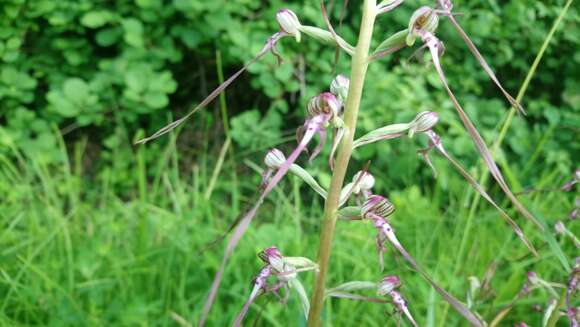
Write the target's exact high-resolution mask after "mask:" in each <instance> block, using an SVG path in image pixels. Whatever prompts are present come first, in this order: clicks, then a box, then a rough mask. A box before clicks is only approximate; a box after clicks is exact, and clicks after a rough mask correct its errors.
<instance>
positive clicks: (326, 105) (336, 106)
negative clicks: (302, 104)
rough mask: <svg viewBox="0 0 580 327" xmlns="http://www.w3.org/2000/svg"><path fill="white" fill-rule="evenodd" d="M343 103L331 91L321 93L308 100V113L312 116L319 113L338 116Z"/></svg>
mask: <svg viewBox="0 0 580 327" xmlns="http://www.w3.org/2000/svg"><path fill="white" fill-rule="evenodd" d="M341 106H342V104H341V103H340V101H339V100H338V99H337V98H336V97H335V96H334V94H332V93H330V92H324V93H321V94H319V95H317V96H315V97H313V98H312V99H310V101H309V102H308V114H309V115H310V117H314V116H318V115H330V116H338V114H339V112H340V107H341Z"/></svg>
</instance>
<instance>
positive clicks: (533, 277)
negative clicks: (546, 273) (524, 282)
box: [528, 271, 540, 285]
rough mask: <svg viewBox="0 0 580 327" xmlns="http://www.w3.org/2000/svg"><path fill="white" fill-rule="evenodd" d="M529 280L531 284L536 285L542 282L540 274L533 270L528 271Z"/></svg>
mask: <svg viewBox="0 0 580 327" xmlns="http://www.w3.org/2000/svg"><path fill="white" fill-rule="evenodd" d="M528 282H529V283H530V284H531V285H536V284H538V283H539V282H540V278H539V277H538V274H536V273H535V272H533V271H530V272H528Z"/></svg>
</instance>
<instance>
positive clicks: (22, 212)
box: [0, 143, 578, 326]
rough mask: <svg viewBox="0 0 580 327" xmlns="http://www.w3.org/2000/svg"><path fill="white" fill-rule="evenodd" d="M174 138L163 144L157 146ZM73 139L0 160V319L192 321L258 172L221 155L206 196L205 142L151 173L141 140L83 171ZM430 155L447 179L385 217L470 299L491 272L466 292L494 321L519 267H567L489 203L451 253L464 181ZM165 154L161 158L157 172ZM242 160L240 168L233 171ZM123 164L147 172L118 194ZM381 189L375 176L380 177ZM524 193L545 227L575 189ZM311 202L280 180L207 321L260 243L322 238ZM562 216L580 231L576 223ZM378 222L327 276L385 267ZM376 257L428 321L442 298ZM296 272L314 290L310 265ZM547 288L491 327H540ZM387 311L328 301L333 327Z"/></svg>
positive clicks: (265, 312)
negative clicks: (125, 153) (69, 147)
mask: <svg viewBox="0 0 580 327" xmlns="http://www.w3.org/2000/svg"><path fill="white" fill-rule="evenodd" d="M173 146H174V144H173V143H170V144H169V145H168V148H167V149H165V150H168V149H171V148H172V147H173ZM75 149H76V150H75ZM75 149H73V151H72V153H73V154H74V158H73V159H72V160H70V158H68V157H67V156H66V151H65V149H64V146H62V145H61V149H60V152H61V153H62V159H63V160H62V161H61V162H62V164H61V165H59V166H58V165H56V166H55V165H46V164H43V163H42V161H41V160H37V159H36V158H34V157H32V156H28V155H27V153H25V152H21V151H20V150H19V149H17V148H15V149H14V151H13V155H12V156H11V157H7V156H2V157H0V181H1V182H0V198H1V199H2V201H0V226H1V227H0V299H1V301H0V325H2V326H105V325H108V326H179V325H182V326H189V325H195V321H196V319H197V317H198V315H199V313H200V311H201V307H202V305H203V301H204V300H205V296H206V292H207V290H208V288H209V284H210V282H211V280H212V277H213V273H214V272H215V270H216V269H217V267H218V264H219V261H220V260H221V255H222V245H223V244H222V243H218V244H217V245H215V246H213V247H209V248H208V247H207V244H209V243H210V242H211V241H212V240H214V239H215V238H216V237H218V236H219V235H221V234H222V233H223V232H224V231H225V230H226V228H227V227H228V225H229V224H230V223H231V222H232V221H233V220H234V219H235V218H236V217H237V216H238V215H239V214H240V213H242V211H243V209H244V208H245V207H247V206H248V205H250V204H251V202H252V198H253V196H254V195H253V194H254V193H255V192H254V191H253V190H254V189H255V186H256V185H257V180H258V177H259V176H258V174H257V173H255V172H248V170H247V169H246V168H244V167H241V166H239V165H238V166H233V164H232V162H233V161H231V160H225V163H224V165H223V167H222V169H221V170H220V171H219V172H218V173H219V176H220V178H219V179H218V180H217V182H216V185H215V189H214V191H213V192H212V194H211V196H210V197H209V198H207V196H206V193H207V192H206V191H207V185H208V184H209V180H210V178H211V175H212V169H213V168H214V164H215V160H216V159H209V158H211V156H210V154H211V153H206V154H204V155H203V157H201V158H200V160H199V162H198V163H196V164H195V165H194V166H193V167H192V168H183V167H181V168H180V167H179V166H178V165H177V164H176V163H177V162H178V161H179V160H178V159H179V158H177V157H176V156H177V154H176V152H172V151H165V152H162V153H170V155H169V156H167V157H164V156H160V157H159V159H158V162H156V163H155V164H156V165H158V166H157V167H155V166H154V167H148V169H149V170H152V171H159V174H158V175H156V176H152V177H151V176H150V178H147V179H145V176H148V174H147V173H146V170H145V167H144V166H143V165H139V157H140V156H143V155H145V154H146V153H143V152H144V151H146V149H140V150H139V151H142V152H139V151H137V152H136V154H135V157H134V158H132V159H131V160H132V162H134V163H135V165H133V166H132V167H130V169H127V170H123V171H114V170H110V171H109V172H108V173H106V174H103V175H102V176H101V177H100V178H99V179H91V178H90V176H89V175H87V174H86V173H84V172H83V170H82V166H81V165H79V164H73V165H72V166H71V165H70V164H69V162H73V163H74V162H82V159H83V151H82V148H81V147H80V146H77V147H76V148H75ZM125 159H126V158H123V160H125ZM119 160H121V159H119ZM435 164H436V165H437V166H438V167H439V168H440V175H441V177H440V178H441V179H442V180H443V181H445V184H446V185H445V189H446V191H445V192H441V191H440V189H441V185H435V186H433V187H432V188H431V187H422V188H419V187H418V186H417V185H410V186H408V187H407V188H403V189H401V190H400V191H397V192H390V193H389V195H390V198H391V199H392V201H393V202H394V204H395V205H396V206H397V208H398V209H397V212H396V213H395V215H394V217H393V224H394V227H395V228H396V229H397V233H398V235H399V237H400V239H401V241H402V242H403V243H404V244H405V245H406V246H407V248H408V250H409V251H410V252H411V253H412V254H413V255H414V256H415V257H416V258H417V260H418V261H419V262H420V263H421V264H422V265H423V266H424V267H425V268H426V269H427V270H428V271H429V272H430V273H431V274H432V275H433V276H434V277H435V279H437V280H438V281H439V283H440V284H441V286H443V287H446V288H448V289H449V290H450V291H451V292H452V293H453V294H454V295H456V296H457V297H458V298H459V299H461V300H463V301H466V297H467V292H468V289H469V285H470V284H469V280H468V277H470V276H476V277H477V278H479V279H480V280H482V279H483V278H484V276H485V275H486V273H487V274H491V275H490V276H492V278H491V283H490V285H489V289H487V290H485V291H482V293H481V295H482V296H481V297H477V298H476V300H475V302H474V303H473V308H474V309H475V310H476V311H477V312H479V313H481V314H482V315H484V317H485V318H486V320H488V321H490V320H492V318H493V317H494V316H495V314H497V313H498V312H499V310H500V309H501V308H502V307H503V306H505V305H507V304H508V303H509V301H510V300H511V299H512V297H513V296H514V295H515V294H516V293H517V292H518V290H519V289H520V287H521V286H522V284H523V282H524V281H525V278H526V277H525V274H526V272H527V271H532V270H533V271H535V272H537V273H538V274H539V275H540V276H542V278H544V279H547V280H551V281H554V282H560V283H563V282H565V281H566V279H567V272H566V271H565V270H564V268H563V267H562V265H561V263H560V261H559V259H558V257H557V255H556V252H554V247H550V246H549V245H547V243H546V241H545V237H544V235H542V234H540V233H539V232H538V231H537V230H536V229H535V228H534V227H533V226H532V225H530V224H523V220H522V224H523V228H524V229H525V230H526V232H527V233H528V236H529V237H530V238H531V240H532V242H534V243H535V244H536V245H537V247H538V249H539V251H540V257H537V258H534V257H532V256H530V255H529V254H528V252H527V251H526V249H525V248H524V247H523V246H522V245H521V243H520V241H519V240H518V239H517V237H515V236H514V235H513V233H512V232H511V230H510V229H509V228H508V227H507V226H506V225H505V224H504V223H503V222H502V220H501V219H499V217H498V214H497V212H495V211H494V210H493V209H492V208H490V207H489V206H486V205H483V206H481V208H480V209H478V211H477V213H476V215H475V219H474V221H473V222H472V224H473V225H472V228H473V231H474V232H472V233H471V234H470V235H469V236H468V239H467V243H466V244H467V247H466V251H465V256H464V257H457V255H458V251H459V244H460V242H461V240H462V238H463V234H464V232H465V226H466V217H467V213H468V210H469V207H468V206H467V204H468V203H469V200H470V199H471V197H472V196H473V194H472V193H471V192H470V191H466V189H467V187H466V186H465V184H464V182H463V181H462V180H461V179H460V178H459V177H458V176H456V175H455V173H454V172H453V171H451V170H448V169H447V168H446V167H445V164H443V162H439V161H437V160H436V161H435ZM113 166H118V167H124V166H123V165H121V164H119V165H113ZM159 167H164V169H155V168H159ZM121 169H123V168H119V170H121ZM241 172H242V173H245V175H247V176H248V178H244V179H243V181H241V180H242V179H241V178H240V179H235V178H233V175H236V174H239V173H241ZM513 173H514V174H515V175H516V176H515V177H519V176H517V175H518V172H513ZM118 174H121V175H122V174H134V176H133V177H134V178H135V179H136V180H139V179H140V178H141V179H143V180H142V181H141V182H139V183H137V184H135V185H133V186H132V187H129V188H127V189H125V190H122V191H120V190H118V189H117V188H113V187H111V186H110V185H111V184H112V181H111V179H112V178H113V176H116V175H118ZM538 174H540V175H541V176H543V177H542V178H541V179H540V182H539V185H538V187H544V186H550V185H560V184H561V182H562V181H564V177H562V178H560V179H554V176H553V174H551V173H550V170H549V169H546V170H545V171H543V172H541V173H540V172H538ZM232 181H235V182H232ZM388 186H389V185H388V183H386V182H382V181H378V187H379V188H383V189H387V188H388ZM523 198H524V200H525V202H526V204H527V205H528V206H529V207H530V208H532V209H533V210H534V211H535V212H536V213H538V214H539V215H540V216H543V217H545V219H546V223H547V225H548V226H553V224H554V222H555V221H556V220H558V219H562V218H563V217H565V215H566V214H567V213H568V210H569V209H570V208H571V202H572V197H571V196H563V195H562V193H540V194H532V195H527V196H525V197H523ZM321 203H322V202H321V201H319V199H317V198H315V195H314V194H312V192H310V191H307V188H306V186H304V185H302V184H301V183H300V182H299V181H298V180H297V179H294V178H288V179H287V180H286V182H285V183H283V184H282V185H281V186H280V187H279V188H278V189H277V191H276V192H274V194H273V195H272V196H271V197H270V199H269V200H268V201H267V202H266V204H265V207H264V208H263V209H262V210H261V211H260V213H259V214H258V217H257V219H256V220H255V223H254V224H253V225H252V226H251V228H250V230H249V232H248V234H247V235H246V236H245V237H244V239H243V240H242V243H241V244H240V247H239V248H238V249H237V250H236V252H235V254H234V257H233V259H232V261H231V262H230V264H229V266H228V268H227V269H226V274H225V276H224V282H223V286H222V289H221V290H220V293H219V297H218V301H217V303H216V306H215V308H214V309H213V310H212V314H211V317H210V321H209V323H210V325H212V326H226V325H228V324H230V323H231V322H232V320H233V319H234V317H235V315H236V314H237V312H238V310H239V309H240V308H241V305H242V304H243V303H244V301H245V297H246V296H247V295H248V293H249V291H250V287H251V286H250V285H251V284H250V283H251V280H252V278H253V275H254V273H255V272H257V270H258V269H259V268H260V266H261V264H260V262H259V260H258V259H257V257H256V256H255V254H256V253H257V252H258V251H259V250H261V249H263V248H265V247H268V246H271V245H277V246H279V247H280V249H281V251H283V253H285V254H287V255H292V256H298V255H299V256H306V257H310V258H313V259H314V258H315V257H316V248H315V246H313V244H316V243H317V241H318V236H317V235H318V228H319V226H320V215H321V212H322V210H321ZM569 227H570V228H571V229H572V230H573V231H576V232H577V231H578V228H577V227H578V224H577V223H575V224H570V225H569ZM574 228H575V230H574ZM551 230H552V229H551V228H550V232H551ZM374 235H375V231H374V228H373V227H372V225H371V224H368V223H361V222H349V223H347V222H340V223H339V225H338V228H337V237H336V239H335V242H336V243H340V244H339V246H336V247H335V253H334V255H333V257H332V261H331V266H332V267H331V270H330V275H329V281H330V284H331V285H332V284H339V283H342V282H344V281H348V280H371V281H377V280H378V279H380V278H381V276H382V273H381V272H380V271H379V269H378V260H377V255H376V252H375V244H374ZM555 246H556V248H561V249H562V251H563V253H564V254H565V255H566V256H567V257H566V260H568V261H569V262H570V260H571V259H572V256H573V255H574V254H575V253H577V250H576V249H575V248H574V247H573V245H572V244H571V242H570V241H569V240H567V239H561V238H557V239H556V242H555ZM393 258H394V259H393ZM386 260H387V261H386V268H385V273H389V274H398V275H400V276H401V277H402V279H403V281H404V286H403V291H404V293H405V295H406V297H407V299H408V300H409V301H410V307H411V310H412V311H413V312H414V314H415V317H416V318H417V320H418V321H419V323H420V324H421V325H425V326H437V325H438V323H439V319H440V318H441V315H442V313H443V311H444V309H445V306H444V301H443V300H442V299H441V298H440V297H439V296H438V295H437V294H436V293H434V292H433V290H432V289H431V288H430V287H429V285H428V284H426V283H425V282H424V281H423V280H422V279H421V278H420V277H419V276H418V274H416V273H415V272H413V271H411V270H410V268H409V267H408V266H407V265H406V264H405V262H404V260H402V258H397V257H396V255H395V254H394V252H391V251H390V252H388V254H387V255H386ZM454 272H455V273H454ZM303 276H307V277H306V278H305V280H304V282H305V285H306V286H307V289H310V285H312V282H313V280H312V275H307V274H304V275H303ZM547 300H548V294H547V293H545V292H543V291H535V292H534V293H532V294H531V295H530V296H529V297H527V298H525V299H524V300H522V301H521V302H519V303H518V304H517V305H516V306H515V308H514V310H512V312H511V313H510V314H509V315H508V316H507V318H506V319H505V320H504V321H503V322H502V324H501V325H509V324H513V323H514V322H516V321H520V320H525V321H526V322H527V323H528V324H530V325H534V326H535V325H538V324H539V322H540V321H541V316H542V314H541V313H535V312H533V310H532V308H531V306H532V305H533V304H539V305H542V306H545V304H546V302H547ZM391 314H392V312H391V309H390V308H389V307H388V306H381V305H377V304H370V303H361V302H353V301H349V300H332V301H330V302H329V303H328V305H327V309H326V313H325V315H326V317H329V318H330V321H331V322H332V323H333V324H334V325H337V326H351V325H364V326H385V325H391V326H392V325H395V319H394V318H393V317H391ZM258 316H261V318H259V319H260V320H259V322H258V325H263V326H288V325H292V326H293V325H302V324H303V318H302V314H301V311H300V304H299V302H298V300H297V299H296V298H295V297H294V296H291V297H290V301H289V303H288V305H287V306H283V305H280V304H277V303H276V300H275V299H273V298H264V299H260V300H258V301H257V303H256V304H255V305H254V306H253V307H252V309H251V310H250V314H249V317H248V321H252V320H254V319H258ZM463 323H464V322H463V321H462V320H461V319H460V317H458V316H457V315H456V314H455V312H449V314H448V318H447V323H446V324H447V325H448V326H460V325H462V324H463ZM504 323H505V324H504Z"/></svg>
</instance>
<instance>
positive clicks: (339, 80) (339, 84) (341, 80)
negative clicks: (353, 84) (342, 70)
mask: <svg viewBox="0 0 580 327" xmlns="http://www.w3.org/2000/svg"><path fill="white" fill-rule="evenodd" d="M349 85H350V80H349V79H348V78H347V77H346V76H344V75H336V77H335V78H334V80H332V83H330V92H331V93H332V94H334V95H336V96H337V97H338V99H339V100H340V101H342V102H344V101H345V100H346V97H347V95H348V87H349Z"/></svg>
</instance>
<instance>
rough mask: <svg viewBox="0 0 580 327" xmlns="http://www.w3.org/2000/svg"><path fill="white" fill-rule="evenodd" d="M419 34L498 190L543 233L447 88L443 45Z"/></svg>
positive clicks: (430, 36)
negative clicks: (441, 62) (440, 59)
mask: <svg viewBox="0 0 580 327" xmlns="http://www.w3.org/2000/svg"><path fill="white" fill-rule="evenodd" d="M419 34H420V36H421V38H422V40H423V42H424V43H425V44H426V45H427V47H428V48H429V51H430V53H431V57H432V59H433V64H434V66H435V69H436V71H437V73H438V75H439V79H440V80H441V83H442V84H443V86H444V88H445V90H446V91H447V94H448V95H449V98H450V99H451V102H452V103H453V105H454V107H455V109H456V110H457V113H458V114H459V118H460V119H461V121H462V122H463V125H464V126H465V129H466V130H467V132H468V133H469V135H470V136H471V138H472V140H473V143H474V144H475V146H476V148H477V150H478V151H479V153H480V154H481V157H482V158H483V160H484V162H485V164H486V165H487V167H488V169H489V171H490V173H491V175H492V176H493V178H494V179H495V180H496V181H497V183H498V184H499V186H500V188H501V189H502V190H503V192H504V193H505V194H506V195H507V197H508V198H509V199H510V201H511V202H512V203H513V204H514V206H515V207H516V208H517V209H518V210H519V211H520V212H521V213H522V215H524V217H525V218H526V219H528V220H530V221H532V222H533V223H534V224H536V226H538V227H539V228H540V230H542V231H543V230H544V226H543V225H542V224H541V223H540V222H539V221H538V220H537V219H536V218H535V217H534V216H533V215H532V214H531V213H530V212H529V211H528V209H526V207H524V205H522V204H521V203H520V201H519V200H518V199H517V198H516V196H515V195H514V194H513V193H512V191H511V190H510V188H509V186H508V185H507V183H506V182H505V180H504V178H503V175H502V173H501V171H500V170H499V168H498V167H497V165H496V163H495V161H494V160H493V156H492V155H491V152H490V151H489V149H488V148H487V145H486V144H485V141H484V140H483V138H482V137H481V135H479V132H478V131H477V129H476V128H475V126H474V125H473V123H472V122H471V120H470V119H469V117H468V116H467V114H466V113H465V111H464V110H463V108H462V107H461V105H460V104H459V102H458V101H457V98H455V95H454V94H453V92H452V91H451V88H449V84H448V83H447V79H446V78H445V73H444V72H443V69H442V68H441V64H440V62H439V56H440V53H441V50H442V49H443V43H442V42H441V41H439V39H438V38H437V37H436V36H435V35H433V34H432V33H431V32H427V31H419Z"/></svg>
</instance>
